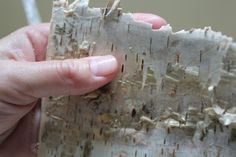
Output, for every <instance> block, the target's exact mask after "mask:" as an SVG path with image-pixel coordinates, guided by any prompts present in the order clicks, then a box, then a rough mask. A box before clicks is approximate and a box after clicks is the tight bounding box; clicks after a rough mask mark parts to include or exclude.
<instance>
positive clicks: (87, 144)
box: [39, 0, 236, 157]
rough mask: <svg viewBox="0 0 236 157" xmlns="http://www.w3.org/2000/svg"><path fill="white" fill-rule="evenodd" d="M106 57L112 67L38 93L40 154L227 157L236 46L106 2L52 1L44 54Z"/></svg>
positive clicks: (233, 144)
mask: <svg viewBox="0 0 236 157" xmlns="http://www.w3.org/2000/svg"><path fill="white" fill-rule="evenodd" d="M106 54H112V55H114V56H116V57H117V59H118V60H119V63H120V73H119V75H118V76H117V78H116V79H115V80H114V81H113V82H112V83H111V84H109V85H107V86H105V87H103V88H101V89H99V90H97V91H95V92H93V93H90V94H87V95H84V96H69V97H51V98H48V99H44V101H43V106H42V111H43V112H42V120H41V130H40V136H39V140H40V143H39V156H40V157H55V156H56V157H159V156H160V157H186V156H191V157H234V156H235V154H236V149H235V148H236V126H235V125H236V97H235V94H236V86H235V85H236V79H235V78H236V44H235V43H233V41H232V39H231V38H229V37H226V36H224V35H222V34H221V33H218V32H214V31H212V30H211V29H210V28H205V29H192V30H190V31H179V32H176V33H173V32H172V29H171V27H170V26H164V27H162V28H161V29H160V30H158V31H154V30H152V28H151V26H150V25H148V24H146V23H140V22H137V21H134V20H133V18H132V14H125V13H122V12H121V9H120V8H119V1H117V0H114V1H111V3H110V4H108V7H107V8H105V9H99V8H89V7H88V0H81V1H79V0H77V1H75V3H73V4H71V5H69V4H68V2H67V1H63V0H59V1H55V2H54V8H53V15H52V21H51V33H50V37H49V47H48V53H47V58H48V59H66V58H80V57H85V56H91V55H106Z"/></svg>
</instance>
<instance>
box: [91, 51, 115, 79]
mask: <svg viewBox="0 0 236 157" xmlns="http://www.w3.org/2000/svg"><path fill="white" fill-rule="evenodd" d="M117 67H118V63H117V61H116V58H115V57H114V56H111V55H109V56H101V57H96V58H94V59H93V60H92V61H91V63H90V68H91V71H92V73H93V74H94V75H95V76H106V75H110V74H112V73H114V72H115V71H116V70H117Z"/></svg>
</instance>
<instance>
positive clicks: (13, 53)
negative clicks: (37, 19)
mask: <svg viewBox="0 0 236 157" xmlns="http://www.w3.org/2000/svg"><path fill="white" fill-rule="evenodd" d="M48 34H49V24H39V25H32V26H27V27H24V28H21V29H19V30H17V31H16V32H13V33H11V34H10V35H8V36H6V37H5V38H3V39H1V40H0V52H1V53H0V59H11V60H18V61H22V60H26V61H42V60H45V52H46V48H47V42H48Z"/></svg>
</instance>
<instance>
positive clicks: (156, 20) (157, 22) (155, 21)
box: [133, 13, 167, 29]
mask: <svg viewBox="0 0 236 157" xmlns="http://www.w3.org/2000/svg"><path fill="white" fill-rule="evenodd" d="M133 17H134V20H136V21H142V22H146V23H149V24H152V28H153V29H159V28H161V27H162V26H165V25H167V22H166V20H165V19H163V18H162V17H160V16H157V15H154V14H146V13H135V14H133Z"/></svg>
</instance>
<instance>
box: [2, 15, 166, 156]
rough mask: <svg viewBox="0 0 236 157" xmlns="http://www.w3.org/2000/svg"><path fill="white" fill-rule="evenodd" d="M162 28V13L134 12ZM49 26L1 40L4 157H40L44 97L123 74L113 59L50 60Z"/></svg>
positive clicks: (82, 90)
mask: <svg viewBox="0 0 236 157" xmlns="http://www.w3.org/2000/svg"><path fill="white" fill-rule="evenodd" d="M133 17H134V19H135V20H137V21H142V22H145V23H149V24H151V25H152V27H153V29H159V28H160V27H161V26H163V25H166V24H167V22H166V21H165V20H164V19H163V18H161V17H159V16H156V15H152V14H143V13H137V14H133ZM48 34H49V24H40V25H34V26H28V27H24V28H22V29H19V30H18V31H16V32H14V33H11V34H10V35H8V36H7V37H5V38H3V39H1V40H0V69H1V70H0V78H1V81H0V135H1V134H4V133H6V132H8V131H9V130H10V129H12V128H13V132H12V133H11V134H10V136H9V137H8V138H7V139H5V141H4V142H3V143H2V144H1V145H0V156H4V157H14V156H18V157H26V156H27V157H35V156H36V150H37V136H38V130H39V121H40V98H42V97H48V96H60V95H81V94H85V93H88V92H91V91H93V90H95V89H97V88H99V87H101V86H103V85H105V84H107V83H108V82H110V81H111V80H112V79H113V78H114V77H115V76H116V74H117V72H118V63H117V61H116V59H115V58H114V57H113V56H96V57H87V58H83V59H70V60H64V61H45V52H46V47H47V43H48V41H47V40H48Z"/></svg>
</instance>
